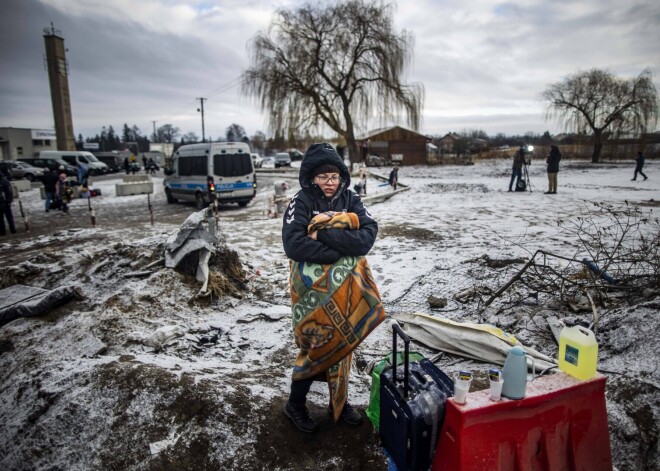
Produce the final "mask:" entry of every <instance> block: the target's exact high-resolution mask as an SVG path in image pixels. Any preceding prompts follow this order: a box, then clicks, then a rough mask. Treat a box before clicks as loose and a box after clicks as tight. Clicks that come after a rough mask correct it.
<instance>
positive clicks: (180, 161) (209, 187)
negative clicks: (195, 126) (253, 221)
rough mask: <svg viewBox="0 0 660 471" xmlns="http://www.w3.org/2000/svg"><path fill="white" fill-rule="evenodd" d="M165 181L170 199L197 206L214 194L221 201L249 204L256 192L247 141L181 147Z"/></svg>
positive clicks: (207, 200)
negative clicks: (192, 202) (189, 202)
mask: <svg viewBox="0 0 660 471" xmlns="http://www.w3.org/2000/svg"><path fill="white" fill-rule="evenodd" d="M165 174H166V175H167V176H166V177H165V179H164V180H163V185H164V186H165V195H166V196H167V202H168V203H170V204H172V203H176V202H177V201H178V200H182V201H194V202H195V203H196V206H197V208H198V209H202V208H203V207H204V206H206V205H208V204H209V203H210V202H211V195H212V194H213V193H215V194H216V195H217V196H218V201H219V202H221V203H225V202H227V203H238V205H239V206H246V205H247V204H248V203H249V202H250V201H251V200H252V198H254V197H255V195H256V194H257V176H256V174H255V172H254V167H253V165H252V158H251V157H250V147H249V146H248V145H247V144H246V143H244V142H211V143H205V144H188V145H184V146H181V147H179V148H178V149H177V151H176V152H175V153H174V155H173V156H172V167H171V168H170V169H167V170H166V171H165Z"/></svg>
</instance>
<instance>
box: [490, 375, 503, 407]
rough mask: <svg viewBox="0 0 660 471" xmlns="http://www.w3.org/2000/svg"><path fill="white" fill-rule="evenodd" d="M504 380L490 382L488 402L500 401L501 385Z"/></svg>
mask: <svg viewBox="0 0 660 471" xmlns="http://www.w3.org/2000/svg"><path fill="white" fill-rule="evenodd" d="M503 384H504V380H503V379H501V378H500V380H499V381H493V380H491V381H490V400H491V401H499V400H500V399H502V385H503Z"/></svg>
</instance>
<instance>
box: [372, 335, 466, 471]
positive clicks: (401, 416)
mask: <svg viewBox="0 0 660 471" xmlns="http://www.w3.org/2000/svg"><path fill="white" fill-rule="evenodd" d="M392 330H393V332H392V351H393V357H394V358H396V343H397V335H398V336H399V337H401V338H402V339H403V341H404V348H405V350H404V358H405V361H404V364H403V365H402V366H399V367H397V368H392V367H389V368H386V369H384V370H383V372H382V373H381V375H380V438H381V442H382V443H383V446H384V447H385V449H386V450H387V452H388V453H389V455H390V456H391V457H392V459H393V460H394V463H395V464H396V467H397V469H398V471H425V470H427V469H429V467H430V466H431V462H432V460H433V453H434V452H435V448H436V443H437V441H438V437H439V436H440V430H441V428H442V421H443V420H444V417H445V402H446V401H447V397H450V396H453V395H454V383H453V382H452V380H451V379H450V378H449V377H448V376H447V375H446V374H445V373H443V372H442V371H441V370H440V369H439V368H438V367H437V366H435V365H434V364H433V363H432V362H430V361H429V360H427V359H425V358H424V359H422V360H420V361H418V362H417V361H415V362H412V363H409V362H408V354H409V346H410V337H408V336H407V335H406V334H405V333H404V332H403V329H401V326H399V325H398V324H396V323H393V324H392Z"/></svg>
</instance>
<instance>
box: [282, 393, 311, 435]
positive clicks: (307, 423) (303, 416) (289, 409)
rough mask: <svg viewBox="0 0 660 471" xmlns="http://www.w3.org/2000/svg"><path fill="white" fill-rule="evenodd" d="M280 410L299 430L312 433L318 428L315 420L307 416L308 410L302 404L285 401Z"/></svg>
mask: <svg viewBox="0 0 660 471" xmlns="http://www.w3.org/2000/svg"><path fill="white" fill-rule="evenodd" d="M282 412H284V415H285V416H287V417H288V418H289V419H291V422H293V425H295V426H296V428H297V429H298V430H300V431H301V432H305V433H314V432H316V431H317V430H318V428H319V426H318V425H317V424H316V422H314V420H313V419H312V418H311V417H310V416H309V411H308V410H307V407H305V406H304V405H302V406H301V405H297V404H293V403H292V402H290V401H287V402H286V404H284V407H283V408H282Z"/></svg>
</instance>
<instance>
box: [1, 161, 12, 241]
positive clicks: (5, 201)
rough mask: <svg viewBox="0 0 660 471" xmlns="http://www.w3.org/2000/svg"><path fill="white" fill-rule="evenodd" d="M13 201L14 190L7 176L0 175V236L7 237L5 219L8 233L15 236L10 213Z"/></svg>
mask: <svg viewBox="0 0 660 471" xmlns="http://www.w3.org/2000/svg"><path fill="white" fill-rule="evenodd" d="M13 200H14V190H13V188H12V187H11V183H10V182H9V178H8V175H6V174H5V173H4V172H2V173H0V236H4V235H7V232H6V229H5V218H6V219H7V224H8V225H9V232H11V233H12V234H16V226H15V225H14V215H13V214H12V212H11V202H12V201H13Z"/></svg>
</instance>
